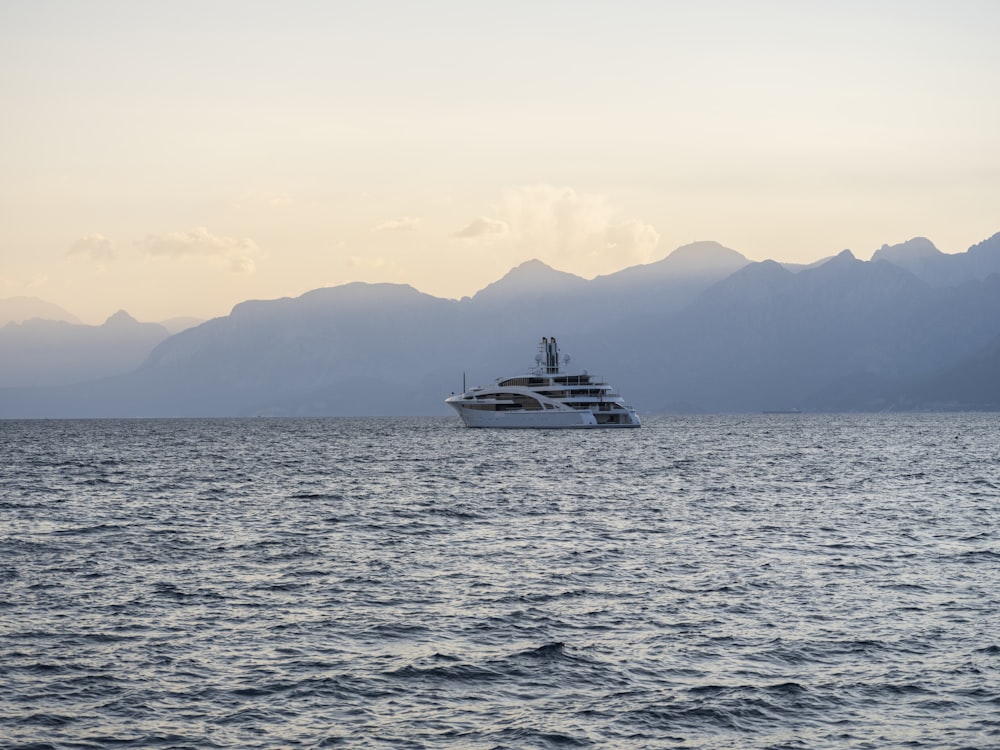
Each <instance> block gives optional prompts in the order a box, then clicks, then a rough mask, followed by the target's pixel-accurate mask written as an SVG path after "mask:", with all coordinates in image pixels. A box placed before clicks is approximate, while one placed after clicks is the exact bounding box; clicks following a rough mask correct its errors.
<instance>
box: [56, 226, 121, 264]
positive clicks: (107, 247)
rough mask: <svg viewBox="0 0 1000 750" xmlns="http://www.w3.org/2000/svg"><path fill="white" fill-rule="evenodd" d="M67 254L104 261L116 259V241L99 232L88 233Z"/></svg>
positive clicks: (71, 246)
mask: <svg viewBox="0 0 1000 750" xmlns="http://www.w3.org/2000/svg"><path fill="white" fill-rule="evenodd" d="M66 254H67V255H71V256H77V257H83V258H86V259H88V260H93V261H97V262H104V261H109V260H114V259H115V243H114V242H112V241H111V239H110V238H108V237H105V236H104V235H103V234H100V233H99V232H95V233H94V234H88V235H85V236H83V237H81V238H80V239H78V240H77V241H76V242H74V243H73V244H72V245H70V248H69V250H67V251H66Z"/></svg>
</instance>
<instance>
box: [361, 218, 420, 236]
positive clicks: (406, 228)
mask: <svg viewBox="0 0 1000 750" xmlns="http://www.w3.org/2000/svg"><path fill="white" fill-rule="evenodd" d="M418 224H420V219H418V218H414V217H410V216H400V217H398V218H395V219H389V220H388V221H383V222H382V223H381V224H379V225H378V226H376V227H375V228H374V229H373V230H372V231H375V232H411V231H413V230H414V229H416V228H417V225H418Z"/></svg>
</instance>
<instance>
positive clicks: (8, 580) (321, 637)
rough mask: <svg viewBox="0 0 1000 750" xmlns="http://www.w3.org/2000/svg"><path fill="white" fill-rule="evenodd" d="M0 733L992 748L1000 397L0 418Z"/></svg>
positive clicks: (84, 741) (998, 657)
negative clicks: (753, 409) (636, 421)
mask: <svg viewBox="0 0 1000 750" xmlns="http://www.w3.org/2000/svg"><path fill="white" fill-rule="evenodd" d="M0 746H3V747H4V748H105V747H141V748H212V747H226V748H229V747H240V748H294V747H307V748H321V747H351V748H355V747H356V748H484V749H490V748H706V749H707V748H712V749H716V748H810V749H812V748H986V747H1000V415H990V414H987V415H982V414H979V415H975V414H954V415H877V416H874V415H871V416H813V415H759V416H732V417H661V418H655V417H648V418H646V421H645V426H644V427H643V428H642V429H640V430H624V431H584V432H577V431H537V432H536V431H496V432H495V431H480V430H469V429H464V428H462V427H460V426H459V424H458V422H457V420H456V419H453V418H427V419H315V420H309V419H300V420H282V419H251V420H129V421H116V420H107V421H100V420H95V421H35V422H0Z"/></svg>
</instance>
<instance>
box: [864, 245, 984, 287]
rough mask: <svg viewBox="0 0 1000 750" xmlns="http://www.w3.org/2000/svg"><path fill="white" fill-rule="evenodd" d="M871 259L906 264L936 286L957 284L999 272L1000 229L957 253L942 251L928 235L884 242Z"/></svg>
mask: <svg viewBox="0 0 1000 750" xmlns="http://www.w3.org/2000/svg"><path fill="white" fill-rule="evenodd" d="M872 260H873V261H878V260H884V261H888V262H889V263H892V264H894V265H897V266H899V267H900V268H905V269H906V270H907V271H910V272H911V273H912V274H914V275H915V276H917V277H918V278H920V279H923V280H924V281H926V282H927V283H928V284H932V285H934V286H954V285H955V284H960V283H962V282H965V281H976V280H982V279H985V278H986V277H988V276H989V275H990V274H994V273H1000V233H998V234H995V235H993V236H992V237H990V238H989V239H987V240H984V241H983V242H980V243H979V244H977V245H973V246H972V247H970V248H969V249H968V251H967V252H964V253H955V254H947V253H943V252H941V251H940V250H938V249H937V248H936V247H935V246H934V243H933V242H931V241H930V240H929V239H927V238H926V237H914V238H913V239H912V240H908V241H907V242H903V243H900V244H898V245H882V247H881V248H879V249H878V250H876V251H875V254H874V255H873V256H872Z"/></svg>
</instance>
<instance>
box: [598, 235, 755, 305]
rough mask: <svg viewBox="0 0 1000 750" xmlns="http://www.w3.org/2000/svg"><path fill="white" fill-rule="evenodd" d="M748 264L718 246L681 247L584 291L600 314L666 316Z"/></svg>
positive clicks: (735, 254)
mask: <svg viewBox="0 0 1000 750" xmlns="http://www.w3.org/2000/svg"><path fill="white" fill-rule="evenodd" d="M749 262H750V261H749V260H747V258H746V257H745V256H744V255H742V254H741V253H738V252H737V251H735V250H730V249H729V248H727V247H723V246H722V245H720V244H719V243H718V242H694V243H692V244H690V245H683V246H681V247H679V248H677V249H676V250H674V251H673V252H672V253H670V254H669V255H668V256H667V257H665V258H664V259H663V260H659V261H656V262H655V263H647V264H644V265H639V266H632V267H630V268H626V269H623V270H621V271H618V272H617V273H613V274H608V275H607V276H598V277H597V278H596V279H594V281H593V283H592V284H591V285H590V286H589V288H588V289H587V294H588V295H589V296H591V298H592V300H595V299H596V300H598V301H599V302H598V303H599V304H600V303H603V304H602V310H603V309H605V308H613V309H616V310H617V311H619V312H626V313H628V314H649V313H666V312H673V311H676V310H680V309H682V308H683V307H684V306H685V305H688V304H690V303H691V302H692V301H694V300H695V299H696V298H697V297H698V295H699V294H701V293H702V292H704V291H705V290H706V289H708V288H709V287H710V286H711V285H712V284H714V283H715V282H717V281H720V280H722V279H724V278H726V277H727V276H729V275H730V274H732V273H734V272H736V271H738V270H739V269H741V268H743V267H744V266H746V265H747V264H748V263H749Z"/></svg>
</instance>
